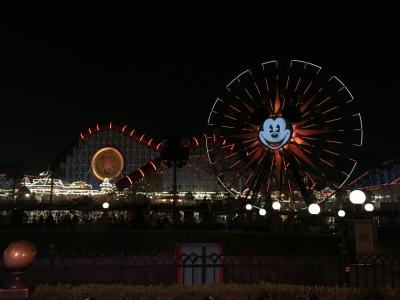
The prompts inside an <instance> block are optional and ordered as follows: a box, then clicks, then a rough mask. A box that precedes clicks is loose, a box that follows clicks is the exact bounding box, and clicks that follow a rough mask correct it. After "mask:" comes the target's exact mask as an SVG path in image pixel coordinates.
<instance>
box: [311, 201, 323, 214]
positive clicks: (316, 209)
mask: <svg viewBox="0 0 400 300" xmlns="http://www.w3.org/2000/svg"><path fill="white" fill-rule="evenodd" d="M308 212H309V213H310V214H312V215H318V214H319V213H320V212H321V208H320V207H319V205H318V204H317V203H313V204H310V206H309V207H308Z"/></svg>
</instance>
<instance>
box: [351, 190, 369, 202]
mask: <svg viewBox="0 0 400 300" xmlns="http://www.w3.org/2000/svg"><path fill="white" fill-rule="evenodd" d="M349 198H350V202H351V203H353V204H363V203H364V202H365V199H366V198H367V197H366V196H365V193H364V192H363V191H360V190H354V191H352V192H351V193H350V197H349Z"/></svg>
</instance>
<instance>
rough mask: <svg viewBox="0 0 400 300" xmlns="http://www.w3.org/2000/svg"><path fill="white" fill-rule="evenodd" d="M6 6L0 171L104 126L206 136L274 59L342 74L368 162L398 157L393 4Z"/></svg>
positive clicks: (48, 154)
mask: <svg viewBox="0 0 400 300" xmlns="http://www.w3.org/2000/svg"><path fill="white" fill-rule="evenodd" d="M5 2H11V3H12V4H7V5H8V6H6V5H5V4H1V6H2V7H1V8H0V22H1V26H0V36H1V43H0V74H1V80H0V97H1V98H0V99H1V102H0V103H1V106H0V111H1V117H0V128H1V129H0V130H1V139H0V143H1V144H0V146H1V147H0V154H1V155H0V166H1V165H4V164H22V165H25V166H26V167H27V169H28V170H29V171H30V172H36V171H41V170H43V169H46V168H47V165H48V163H49V162H50V161H51V160H52V159H54V158H55V157H56V156H57V154H58V153H60V152H62V151H63V150H64V149H65V148H66V147H67V146H68V145H69V144H71V142H72V141H74V140H75V139H77V138H78V136H79V133H80V132H81V131H83V130H85V129H86V128H88V127H93V126H95V124H96V123H106V122H110V121H113V123H115V124H121V125H124V124H128V126H129V127H130V128H136V129H137V130H139V131H140V132H143V133H145V134H146V135H150V136H154V137H156V138H162V137H163V136H164V135H165V134H167V133H169V132H174V131H179V132H181V133H182V134H183V135H198V134H200V133H202V132H203V130H204V129H205V128H206V126H205V125H206V120H207V117H208V113H209V110H210V108H211V106H212V104H213V102H214V101H215V98H216V97H217V96H218V94H219V93H220V91H221V90H222V89H223V87H224V86H225V85H226V84H227V83H228V82H230V81H231V79H232V78H233V77H235V76H236V75H238V74H239V73H241V72H242V71H244V70H245V69H247V68H248V67H251V66H253V65H256V64H260V63H262V62H264V61H268V60H274V59H300V60H305V61H310V62H313V63H315V64H318V65H320V66H322V67H324V68H326V69H328V70H329V71H330V72H331V73H332V74H333V75H336V76H338V77H339V78H340V79H341V80H342V81H343V82H344V83H345V84H346V85H347V87H348V88H349V89H350V90H351V91H352V93H353V95H354V96H355V98H356V100H357V101H358V102H359V106H360V111H361V112H362V113H363V119H364V122H365V130H366V139H365V145H366V147H365V153H364V160H365V162H372V161H384V160H387V159H391V158H394V157H398V156H399V150H400V145H399V141H398V138H397V137H396V136H397V135H398V133H397V130H398V128H399V126H398V119H399V112H398V106H399V105H398V104H397V103H398V101H399V95H398V90H399V83H400V82H399V79H400V75H399V67H400V62H399V58H398V57H399V53H400V46H399V43H398V38H399V28H400V27H399V18H398V16H397V12H398V10H397V8H396V7H395V6H394V5H390V4H389V3H386V4H384V3H383V2H382V1H379V2H378V3H379V4H380V5H379V6H371V4H366V3H363V4H362V2H360V5H359V6H357V7H356V6H354V7H349V6H348V5H345V4H340V3H338V2H336V1H329V2H327V1H323V3H322V2H321V4H319V6H315V5H312V6H311V4H309V6H308V7H305V6H304V3H303V2H304V1H290V2H288V4H286V5H284V4H282V1H264V2H265V3H269V4H268V5H266V4H265V5H263V6H261V5H256V4H254V3H253V4H250V3H251V2H252V1H241V2H239V3H238V4H234V3H233V2H234V1H210V2H206V1H197V2H195V3H192V4H188V3H186V4H182V3H172V2H171V1H164V2H163V4H155V3H153V4H152V5H150V4H149V5H148V6H147V7H138V6H137V5H139V4H138V3H139V2H140V1H139V2H138V1H126V3H131V5H133V6H129V5H126V4H124V3H123V2H120V3H119V2H118V1H79V2H77V3H76V4H71V3H69V2H62V1H53V2H50V3H46V4H38V3H36V1H35V2H33V1H32V2H29V3H27V4H23V3H20V2H18V3H17V1H5ZM274 2H275V3H274ZM297 2H299V3H297ZM300 2H301V3H300ZM289 3H290V4H289ZM361 4H362V5H361ZM1 171H2V170H0V172H1Z"/></svg>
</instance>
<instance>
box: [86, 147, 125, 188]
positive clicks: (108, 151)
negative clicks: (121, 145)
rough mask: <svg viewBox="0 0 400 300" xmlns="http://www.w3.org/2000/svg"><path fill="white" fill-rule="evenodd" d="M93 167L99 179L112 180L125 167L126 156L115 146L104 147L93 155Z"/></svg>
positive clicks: (94, 173)
mask: <svg viewBox="0 0 400 300" xmlns="http://www.w3.org/2000/svg"><path fill="white" fill-rule="evenodd" d="M91 168H92V172H93V175H94V176H95V177H96V178H97V179H100V180H104V179H105V178H108V179H109V180H112V179H114V178H116V177H118V176H119V175H120V174H121V172H122V169H123V168H124V158H123V157H122V154H121V152H119V151H118V150H117V149H115V148H112V147H106V148H102V149H100V150H98V151H97V152H96V153H95V154H94V155H93V157H92V162H91Z"/></svg>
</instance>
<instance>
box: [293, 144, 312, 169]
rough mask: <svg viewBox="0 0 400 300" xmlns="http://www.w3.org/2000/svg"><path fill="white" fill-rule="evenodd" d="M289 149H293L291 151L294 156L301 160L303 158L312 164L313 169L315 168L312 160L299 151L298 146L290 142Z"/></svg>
mask: <svg viewBox="0 0 400 300" xmlns="http://www.w3.org/2000/svg"><path fill="white" fill-rule="evenodd" d="M290 150H291V151H293V153H294V154H295V155H296V156H298V157H300V158H301V159H302V160H304V161H305V162H306V163H308V164H309V165H310V166H312V167H313V168H314V169H317V168H316V167H315V165H314V164H313V163H312V161H311V160H310V159H309V158H308V157H307V156H306V155H305V154H304V153H303V151H301V149H300V148H299V147H298V146H296V145H293V144H291V145H290Z"/></svg>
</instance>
